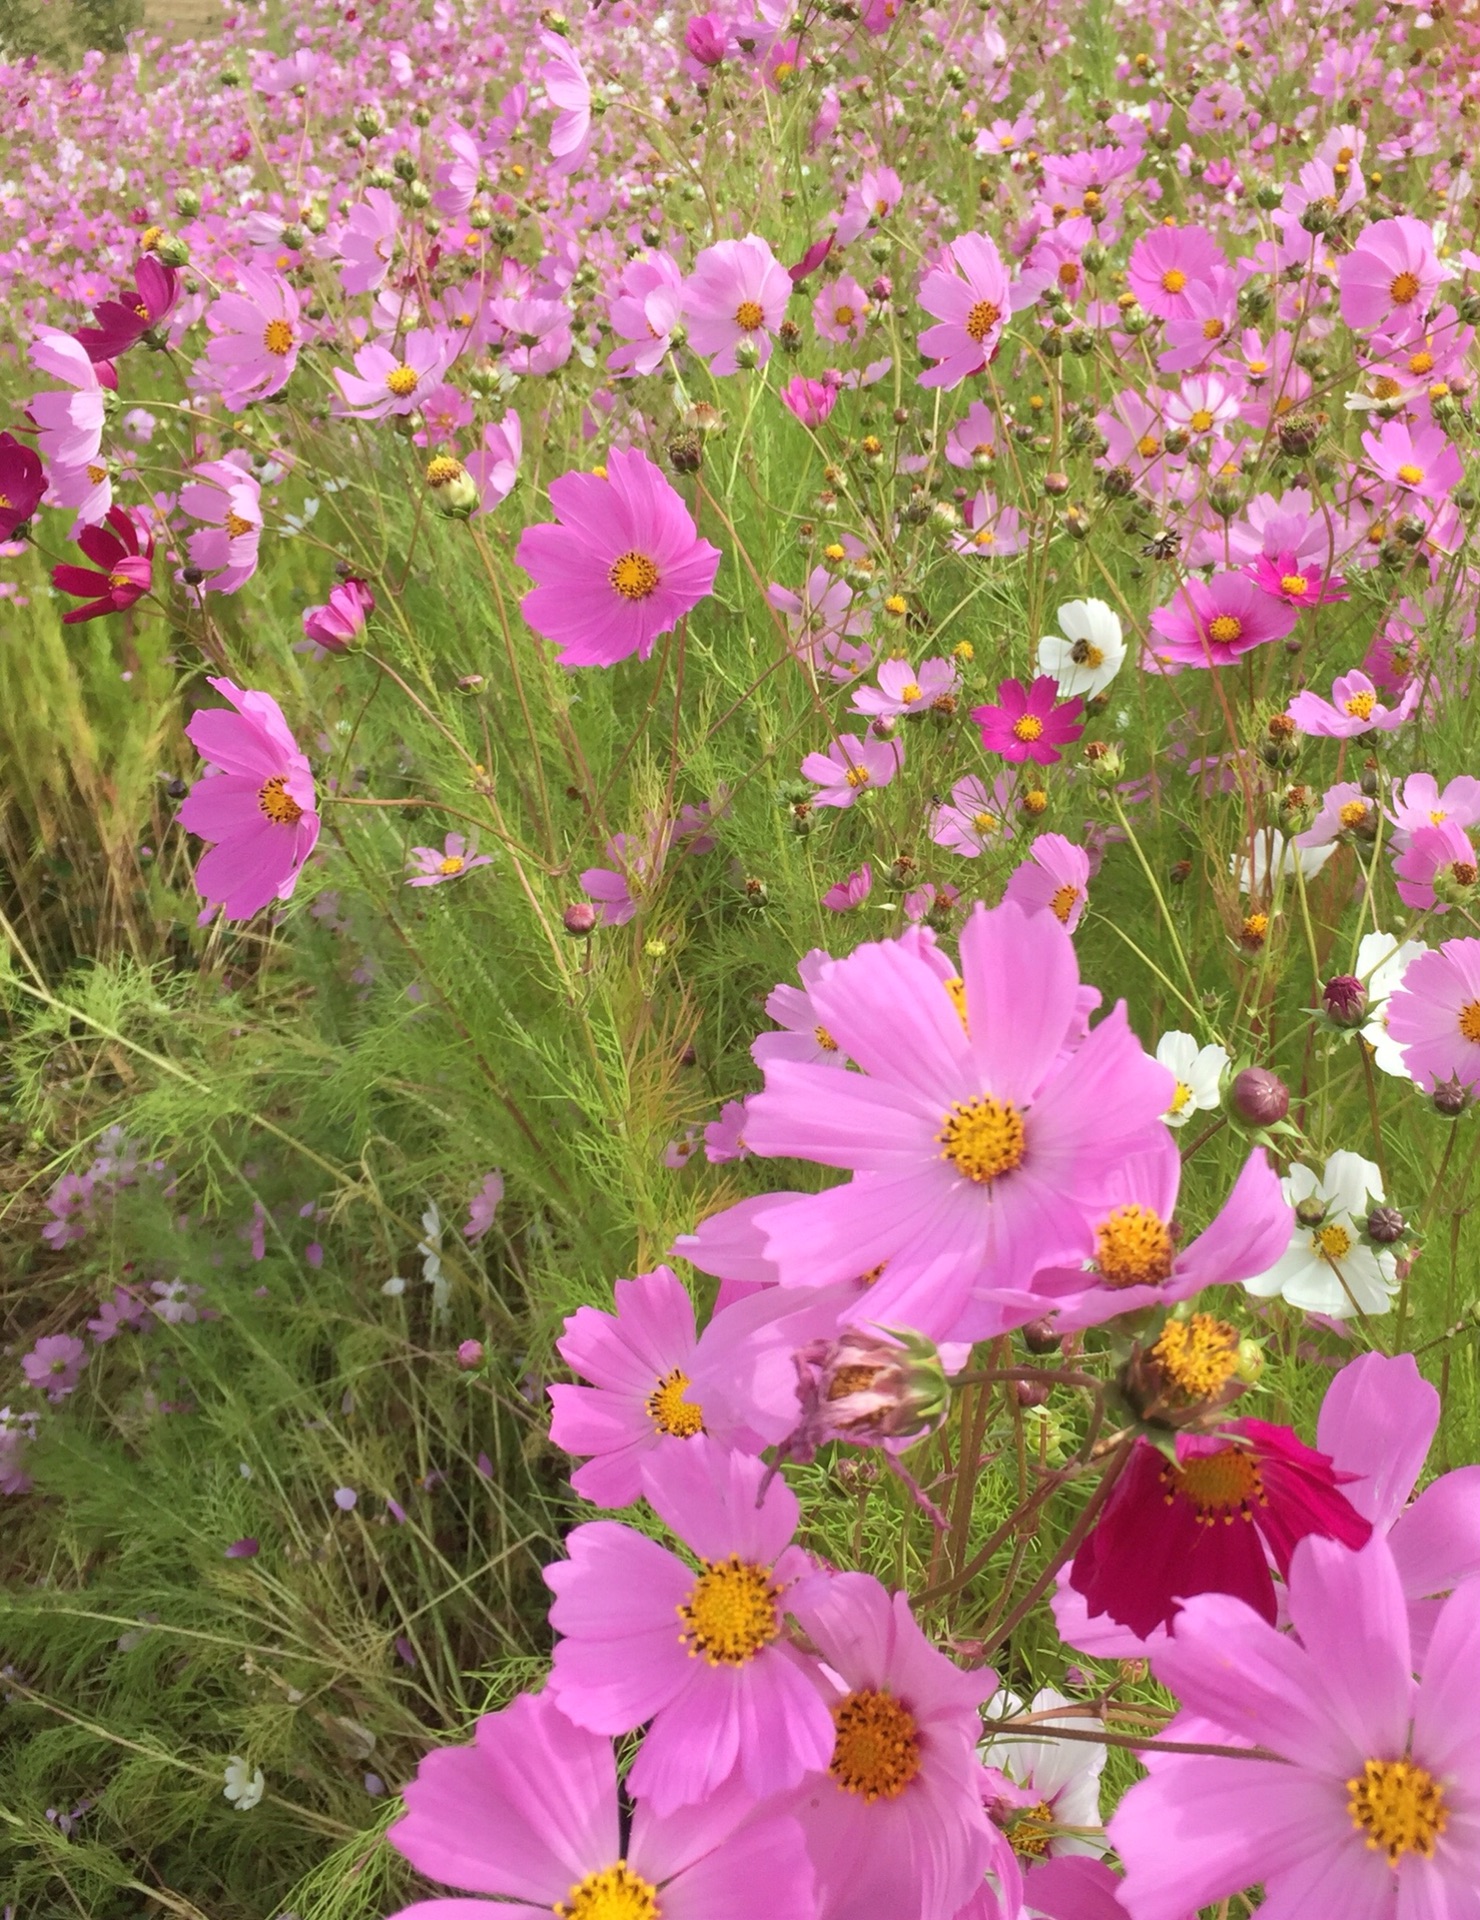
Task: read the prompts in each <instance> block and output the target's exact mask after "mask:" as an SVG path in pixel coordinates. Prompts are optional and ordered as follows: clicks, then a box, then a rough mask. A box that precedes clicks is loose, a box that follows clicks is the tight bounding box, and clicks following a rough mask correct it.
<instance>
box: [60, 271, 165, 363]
mask: <svg viewBox="0 0 1480 1920" xmlns="http://www.w3.org/2000/svg"><path fill="white" fill-rule="evenodd" d="M179 297H180V279H179V275H178V274H176V273H174V272H172V271H171V270H170V268H169V267H167V266H165V265H164V264H163V263H162V262H161V261H159V260H156V259H155V258H154V256H153V254H150V253H145V254H141V255H140V256H139V258H138V260H137V261H136V262H135V264H134V294H133V297H132V299H131V298H130V297H129V296H128V294H126V293H125V294H123V295H122V296H121V297H120V298H119V299H117V300H100V301H99V302H98V304H97V305H96V306H95V307H94V308H93V319H94V320H95V321H96V323H97V324H96V325H95V326H91V327H79V328H78V329H77V332H76V335H75V336H74V337H75V339H76V341H77V344H78V345H79V346H80V347H81V348H82V350H83V352H84V353H85V354H86V355H87V357H88V359H89V360H91V361H92V362H93V363H94V364H97V363H98V362H99V361H102V360H116V359H117V358H118V356H119V355H120V354H121V353H126V352H127V351H128V349H129V348H130V347H132V346H135V345H137V343H138V342H139V341H140V340H142V339H143V337H144V335H145V334H146V333H148V332H149V330H150V328H151V327H157V326H158V325H159V324H160V322H161V321H163V320H167V319H168V318H169V317H170V314H171V313H172V312H173V311H174V307H175V302H176V301H177V300H178V299H179Z"/></svg>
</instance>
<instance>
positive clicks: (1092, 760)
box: [1084, 740, 1125, 789]
mask: <svg viewBox="0 0 1480 1920" xmlns="http://www.w3.org/2000/svg"><path fill="white" fill-rule="evenodd" d="M1084 761H1085V765H1086V766H1087V767H1088V768H1089V777H1090V779H1091V780H1093V781H1094V783H1095V785H1096V786H1097V787H1105V788H1107V789H1108V788H1110V787H1113V786H1115V785H1116V784H1117V782H1118V781H1120V780H1121V779H1122V777H1123V776H1124V774H1125V755H1124V754H1123V753H1122V752H1121V750H1120V748H1119V747H1118V746H1117V745H1116V743H1115V742H1114V741H1112V740H1091V741H1090V743H1089V745H1088V746H1087V747H1086V748H1085V749H1084Z"/></svg>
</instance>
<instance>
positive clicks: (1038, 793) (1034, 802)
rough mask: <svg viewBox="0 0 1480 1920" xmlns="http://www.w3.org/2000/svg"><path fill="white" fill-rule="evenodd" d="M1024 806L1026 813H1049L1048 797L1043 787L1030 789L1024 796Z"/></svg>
mask: <svg viewBox="0 0 1480 1920" xmlns="http://www.w3.org/2000/svg"><path fill="white" fill-rule="evenodd" d="M1022 805H1023V812H1024V813H1047V811H1048V795H1047V794H1046V793H1045V792H1044V791H1043V789H1042V787H1030V788H1029V790H1028V791H1027V792H1026V793H1025V794H1024V795H1023V802H1022Z"/></svg>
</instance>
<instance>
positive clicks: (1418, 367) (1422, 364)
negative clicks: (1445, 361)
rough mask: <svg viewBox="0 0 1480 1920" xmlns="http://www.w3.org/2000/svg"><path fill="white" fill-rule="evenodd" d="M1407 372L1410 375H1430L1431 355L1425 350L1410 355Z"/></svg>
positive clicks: (1432, 369)
mask: <svg viewBox="0 0 1480 1920" xmlns="http://www.w3.org/2000/svg"><path fill="white" fill-rule="evenodd" d="M1408 371H1409V372H1410V373H1432V372H1433V371H1434V356H1433V354H1431V353H1430V352H1428V351H1427V349H1422V348H1421V349H1420V350H1419V352H1417V353H1410V354H1409V356H1408Z"/></svg>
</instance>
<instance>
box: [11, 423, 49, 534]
mask: <svg viewBox="0 0 1480 1920" xmlns="http://www.w3.org/2000/svg"><path fill="white" fill-rule="evenodd" d="M45 492H46V473H45V470H44V469H43V467H42V465H41V462H40V460H39V459H38V458H37V456H36V454H35V453H33V452H32V450H31V449H30V448H29V447H28V446H26V445H25V444H24V443H23V442H22V441H20V440H17V439H16V437H15V435H14V434H12V433H0V540H9V539H12V538H13V537H14V534H15V530H16V528H17V527H20V526H24V525H25V523H26V521H27V520H29V519H30V517H31V515H32V514H33V513H34V512H35V511H36V509H37V507H39V506H40V504H41V496H42V494H44V493H45Z"/></svg>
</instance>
